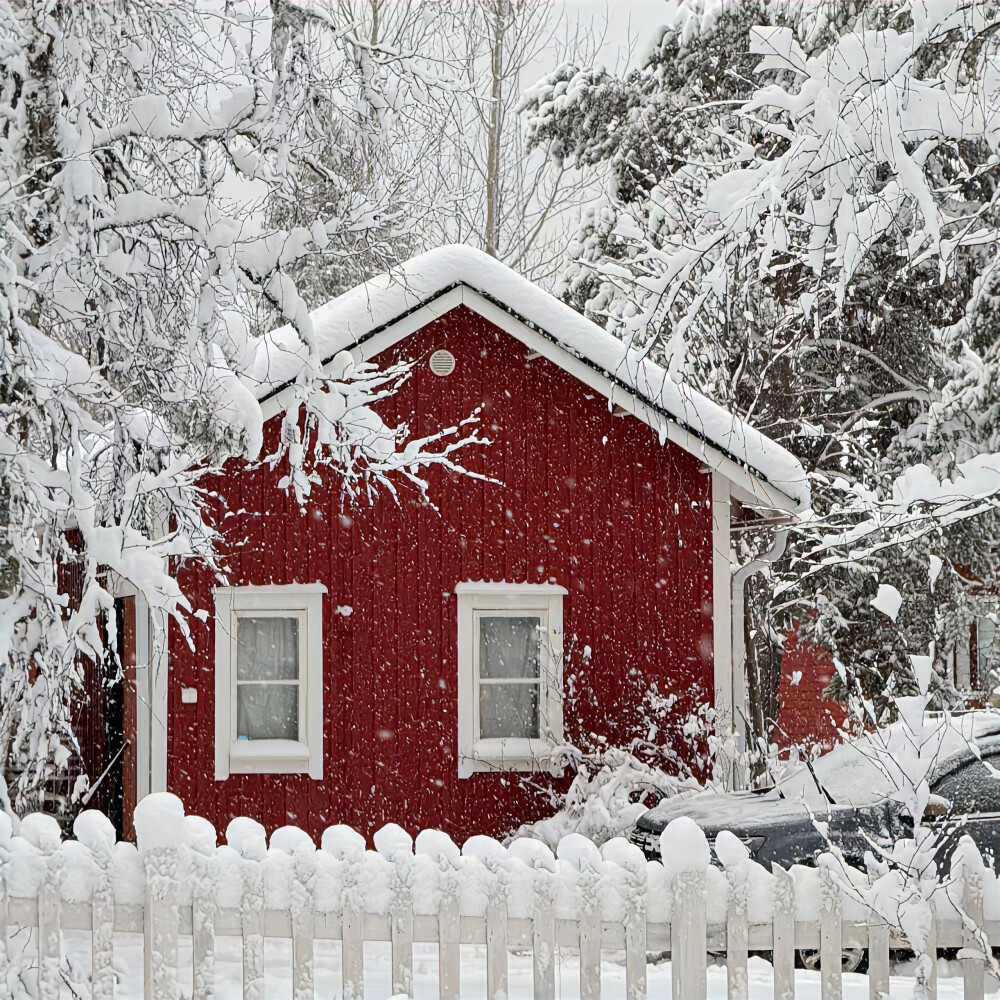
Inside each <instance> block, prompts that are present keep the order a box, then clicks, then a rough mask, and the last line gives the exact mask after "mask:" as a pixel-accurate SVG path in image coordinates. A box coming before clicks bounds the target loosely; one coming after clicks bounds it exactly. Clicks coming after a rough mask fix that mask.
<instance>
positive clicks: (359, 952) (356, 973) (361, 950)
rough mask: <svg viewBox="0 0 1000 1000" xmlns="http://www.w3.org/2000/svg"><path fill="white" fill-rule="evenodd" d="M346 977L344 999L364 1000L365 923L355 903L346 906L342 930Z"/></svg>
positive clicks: (343, 970)
mask: <svg viewBox="0 0 1000 1000" xmlns="http://www.w3.org/2000/svg"><path fill="white" fill-rule="evenodd" d="M341 942H342V946H343V958H342V963H341V971H342V974H343V977H344V1000H363V998H364V995H365V924H364V915H363V914H362V913H361V912H360V911H359V910H358V908H357V906H356V905H354V904H353V903H348V904H347V905H346V906H345V907H344V919H343V929H342V931H341Z"/></svg>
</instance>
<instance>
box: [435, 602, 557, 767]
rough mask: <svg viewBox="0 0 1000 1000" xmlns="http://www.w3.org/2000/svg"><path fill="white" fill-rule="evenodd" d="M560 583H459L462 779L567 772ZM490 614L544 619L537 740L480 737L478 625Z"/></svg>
mask: <svg viewBox="0 0 1000 1000" xmlns="http://www.w3.org/2000/svg"><path fill="white" fill-rule="evenodd" d="M568 593H569V591H568V590H566V588H565V587H560V586H558V585H557V584H554V583H481V582H478V583H477V582H463V583H459V584H456V586H455V594H456V596H457V598H458V776H459V777H460V778H468V777H470V776H471V775H473V774H475V773H476V772H479V771H547V772H549V773H550V774H562V773H563V771H564V770H565V766H564V764H563V763H562V750H563V748H564V737H563V679H562V647H563V597H565V596H566V594H568ZM489 612H495V613H500V614H504V615H506V614H511V613H516V612H529V613H535V614H537V615H538V616H539V618H540V619H541V620H542V628H543V629H544V636H545V640H544V641H543V642H542V644H541V658H540V661H539V668H540V669H539V673H540V675H541V682H540V685H539V692H538V716H539V721H540V730H539V732H540V736H539V738H537V739H526V738H523V737H506V738H502V739H488V740H482V739H480V738H479V721H478V717H479V641H478V631H477V623H478V620H479V618H480V617H482V615H484V614H488V613H489Z"/></svg>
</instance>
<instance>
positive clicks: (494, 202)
mask: <svg viewBox="0 0 1000 1000" xmlns="http://www.w3.org/2000/svg"><path fill="white" fill-rule="evenodd" d="M505 2H506V0H499V2H495V3H493V4H491V5H490V8H489V13H488V14H487V17H488V18H489V19H490V27H491V29H492V35H493V37H492V44H491V45H490V101H491V104H490V125H489V134H488V136H487V146H486V233H485V236H486V239H485V240H484V243H485V246H484V247H483V249H484V250H485V251H486V252H487V253H488V254H489V255H490V256H491V257H499V249H498V248H499V244H500V142H501V139H502V132H503V109H502V107H501V97H502V95H503V41H504V33H505V32H506V30H507V11H506V9H505Z"/></svg>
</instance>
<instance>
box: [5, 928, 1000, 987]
mask: <svg viewBox="0 0 1000 1000" xmlns="http://www.w3.org/2000/svg"><path fill="white" fill-rule="evenodd" d="M17 937H18V938H20V939H21V940H22V942H23V932H21V933H19V934H18V935H17ZM63 938H64V945H63V947H64V955H65V956H66V957H67V959H68V969H67V975H66V977H65V986H64V989H63V992H62V1000H79V998H84V1000H85V998H87V997H88V996H89V993H90V990H89V985H88V983H87V980H88V977H89V972H90V935H89V933H87V932H85V931H65V932H64V935H63ZM12 943H14V942H12ZM15 948H16V945H15ZM180 960H181V969H182V972H181V982H182V983H190V980H191V977H190V942H186V941H184V940H183V939H182V941H181V953H180ZM27 964H29V965H30V964H32V963H30V962H29V963H27ZM115 968H116V970H117V973H118V976H119V982H118V987H117V990H116V997H117V998H118V1000H141V998H142V937H141V935H138V934H119V935H116V937H115ZM216 970H217V971H216V995H217V997H218V998H219V1000H239V997H240V985H241V964H240V942H239V940H238V939H236V938H219V939H218V940H217V951H216ZM509 970H510V971H509V975H510V993H509V996H510V1000H529V998H530V997H531V993H532V972H531V955H530V954H523V955H516V954H515V955H511V956H510V959H509ZM949 971H950V970H949V969H948V965H947V963H945V962H941V963H940V964H939V975H940V976H941V978H940V979H939V986H938V996H939V997H941V998H942V1000H946V998H956V1000H957V998H959V997H961V996H962V995H963V990H962V980H961V978H958V977H957V976H956V977H950V976H949V975H948V972H949ZM953 971H955V972H956V973H957V972H958V970H957V968H956V969H954V970H953ZM413 973H414V990H413V996H414V998H415V1000H425V998H426V1000H434V998H436V997H437V995H438V981H437V948H436V946H435V945H429V944H415V945H414V947H413ZM28 978H29V980H30V978H31V977H30V974H29V977H28ZM602 978H603V982H602V996H603V997H605V998H607V1000H619V998H624V996H625V966H624V957H623V958H622V960H621V961H616V960H615V958H614V957H613V956H611V955H608V956H606V958H605V961H604V962H603V969H602ZM265 979H266V996H267V1000H286V998H287V1000H290V998H291V995H292V988H291V943H290V942H288V941H277V940H268V941H267V943H266V950H265ZM648 983H649V995H650V996H651V997H669V996H670V995H671V992H670V990H671V983H670V964H669V963H665V964H662V965H651V966H649V970H648ZM28 985H29V991H30V992H32V993H33V992H34V990H32V989H31V986H32V985H33V984H31V983H30V982H29V984H28ZM365 985H366V994H365V995H366V997H367V998H368V1000H387V998H389V997H390V996H391V988H390V979H389V945H388V944H382V943H371V942H369V943H367V944H366V945H365ZM579 985H580V980H579V965H578V960H577V957H576V956H575V955H571V954H566V953H564V954H563V955H562V957H561V961H560V965H559V975H558V979H557V986H556V988H557V996H559V997H560V998H561V1000H577V998H578V997H579V996H580V989H579ZM913 986H914V980H913V979H912V978H910V977H908V976H903V975H898V976H894V977H893V979H892V982H891V995H892V997H900V998H908V997H912V996H913ZM997 989H998V984H997V983H996V981H995V980H989V979H988V980H987V992H988V993H992V994H993V995H996V992H997ZM340 994H341V972H340V945H339V944H338V943H335V942H329V941H317V942H316V995H317V997H329V998H339V997H340ZM190 995H191V991H190V988H187V989H186V990H185V991H184V996H187V997H189V996H190ZM462 995H463V997H468V998H470V1000H472V998H479V997H485V995H486V952H485V948H483V947H482V946H463V956H462ZM708 996H709V1000H723V998H725V996H726V970H725V969H724V968H723V967H720V966H716V967H711V968H709V970H708ZM750 996H751V998H752V1000H768V998H770V997H771V996H772V978H771V966H770V965H769V964H768V963H767V962H765V961H764V960H763V959H759V958H753V959H751V960H750ZM796 996H797V997H798V998H800V1000H812V998H817V1000H818V998H819V996H820V982H819V973H818V972H805V971H800V972H799V973H798V979H797V983H796ZM843 996H844V998H845V1000H868V978H867V977H866V976H862V975H845V976H844V992H843Z"/></svg>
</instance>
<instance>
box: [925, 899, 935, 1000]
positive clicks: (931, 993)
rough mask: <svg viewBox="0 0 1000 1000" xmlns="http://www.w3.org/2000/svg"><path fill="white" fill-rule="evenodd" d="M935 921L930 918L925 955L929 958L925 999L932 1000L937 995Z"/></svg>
mask: <svg viewBox="0 0 1000 1000" xmlns="http://www.w3.org/2000/svg"><path fill="white" fill-rule="evenodd" d="M937 938H938V935H937V920H936V919H935V918H933V917H932V918H931V928H930V931H929V932H928V934H927V954H928V955H930V956H931V968H930V977H929V979H928V980H927V998H928V1000H934V998H935V997H936V996H937V995H938V989H937V978H938V977H937Z"/></svg>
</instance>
